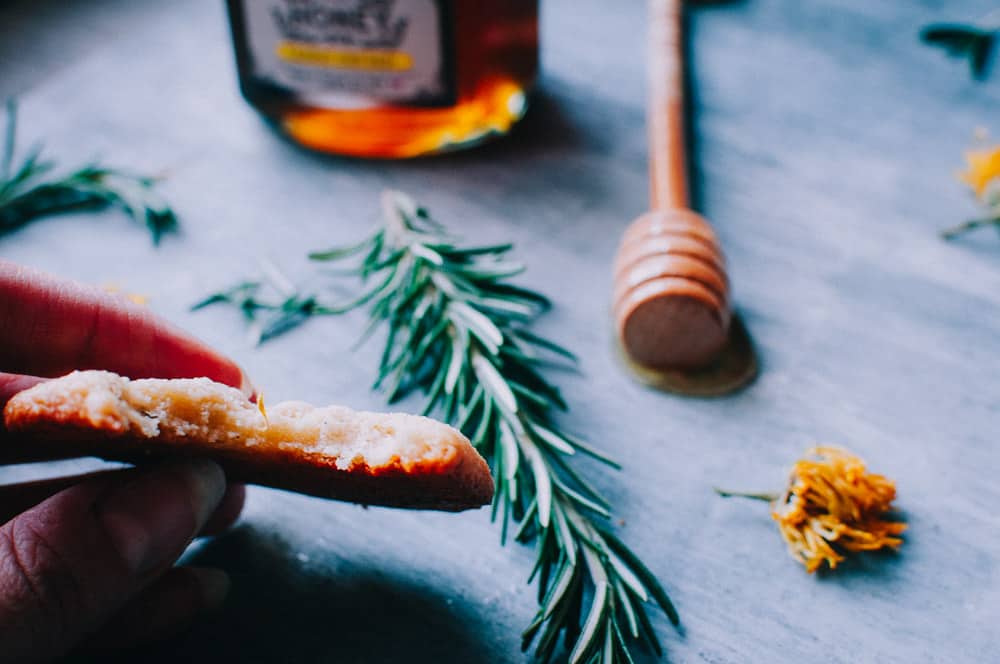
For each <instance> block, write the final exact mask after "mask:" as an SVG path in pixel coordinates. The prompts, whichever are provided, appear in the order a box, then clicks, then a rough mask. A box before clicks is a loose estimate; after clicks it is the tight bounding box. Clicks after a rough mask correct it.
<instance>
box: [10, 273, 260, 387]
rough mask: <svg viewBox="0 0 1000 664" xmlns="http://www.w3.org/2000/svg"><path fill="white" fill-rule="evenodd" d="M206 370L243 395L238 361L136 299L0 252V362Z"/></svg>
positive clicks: (159, 371)
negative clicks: (4, 257)
mask: <svg viewBox="0 0 1000 664" xmlns="http://www.w3.org/2000/svg"><path fill="white" fill-rule="evenodd" d="M74 369H106V370H108V371H114V372H115V373H119V374H121V375H123V376H128V377H129V378H197V377H201V376H204V377H207V378H210V379H212V380H215V381H218V382H220V383H225V384H227V385H231V386H232V387H236V388H239V389H241V390H242V391H243V392H244V393H246V394H247V395H249V394H250V393H251V392H252V387H251V386H250V382H249V380H248V379H247V377H246V374H244V373H243V370H242V369H240V367H239V365H237V364H236V363H235V362H233V361H232V360H230V359H229V358H227V357H225V356H223V355H221V354H219V353H217V352H216V351H214V350H212V349H211V348H209V347H208V346H207V345H205V344H203V343H202V342H200V341H198V340H197V339H195V338H194V337H192V336H190V335H189V334H187V333H185V332H182V331H180V330H178V329H177V328H175V327H174V326H173V325H171V324H169V323H167V322H166V321H164V320H162V319H160V318H158V317H157V316H155V315H154V314H153V313H151V312H150V311H148V310H147V309H145V308H144V307H141V306H139V305H136V304H133V303H131V302H128V301H127V300H125V299H124V298H118V297H114V296H112V295H111V294H109V293H105V292H103V291H101V290H99V289H97V288H93V287H89V286H84V285H81V284H76V283H73V282H70V281H64V280H61V279H57V278H55V277H53V276H51V275H48V274H45V273H43V272H39V271H37V270H33V269H30V268H26V267H22V266H19V265H15V264H14V263H10V262H7V261H2V260H0V370H2V371H7V372H12V373H18V374H31V375H35V376H46V377H52V376H59V375H62V374H65V373H69V372H70V371H73V370H74Z"/></svg>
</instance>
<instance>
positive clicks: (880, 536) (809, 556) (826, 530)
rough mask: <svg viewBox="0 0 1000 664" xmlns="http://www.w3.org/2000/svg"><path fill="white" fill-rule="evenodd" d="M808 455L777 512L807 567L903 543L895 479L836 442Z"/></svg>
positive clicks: (790, 545)
mask: <svg viewBox="0 0 1000 664" xmlns="http://www.w3.org/2000/svg"><path fill="white" fill-rule="evenodd" d="M998 154H1000V152H998ZM997 163H1000V159H998V160H997ZM807 454H808V456H807V457H806V458H804V459H801V460H799V461H798V463H796V464H795V467H794V468H793V469H792V474H791V477H790V479H789V486H788V488H787V489H786V490H785V492H784V493H783V494H782V495H781V497H780V498H779V499H778V500H776V501H775V502H774V503H773V504H772V511H771V516H772V517H773V518H774V520H775V521H777V522H778V527H779V528H780V529H781V534H782V536H783V537H784V538H785V542H787V544H788V549H789V551H790V552H791V554H792V557H794V558H795V559H796V560H798V561H799V562H800V563H802V564H803V565H805V568H806V571H807V572H810V573H812V572H815V571H816V570H817V569H819V568H820V567H821V566H822V565H823V563H824V562H825V563H826V564H827V565H828V566H829V567H830V569H834V568H836V567H837V564H838V563H840V562H842V561H843V560H844V554H845V553H850V552H857V551H875V550H878V549H882V548H892V549H895V548H898V547H899V546H900V545H901V544H902V543H903V540H902V539H901V538H900V537H898V535H899V534H900V533H902V532H903V531H904V530H906V524H905V523H902V522H899V521H886V520H884V519H883V518H882V517H883V516H884V515H885V513H886V512H889V511H890V510H891V509H892V501H893V499H894V498H895V497H896V485H895V483H894V482H893V481H892V480H890V479H888V478H886V477H884V476H882V475H876V474H874V473H869V472H867V470H866V469H865V464H864V462H863V461H862V460H861V459H859V458H858V457H856V456H853V455H851V454H849V453H848V452H846V451H844V450H841V449H838V448H835V447H816V448H813V449H811V450H809V452H808V453H807Z"/></svg>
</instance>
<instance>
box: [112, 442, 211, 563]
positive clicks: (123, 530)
mask: <svg viewBox="0 0 1000 664" xmlns="http://www.w3.org/2000/svg"><path fill="white" fill-rule="evenodd" d="M225 490H226V480H225V476H224V475H223V473H222V469H220V468H219V466H217V465H216V464H214V463H212V462H211V461H207V460H200V459H199V460H193V461H185V462H182V463H171V464H167V465H163V466H158V467H157V468H155V469H153V470H150V471H146V472H139V473H137V474H136V475H134V476H133V477H132V478H131V479H130V480H129V481H128V482H127V483H126V484H124V485H122V486H119V487H115V488H113V489H111V490H110V491H109V492H108V493H107V494H105V495H104V496H102V497H101V499H100V500H99V502H98V504H97V510H98V514H99V515H100V518H101V520H102V521H103V523H104V526H105V528H106V529H107V532H108V535H109V536H110V537H111V540H112V542H113V544H114V546H115V547H116V548H117V549H118V552H119V553H120V554H121V557H122V559H123V560H124V561H125V563H126V565H127V566H128V568H129V570H130V571H131V572H132V573H133V574H135V575H137V576H142V575H145V574H146V573H148V572H150V571H152V570H154V569H156V568H158V567H161V566H163V565H165V564H169V563H170V562H173V560H174V559H175V558H176V557H177V556H179V555H180V554H181V552H182V551H183V550H184V547H186V546H187V544H188V543H189V542H190V541H191V539H192V538H193V537H194V536H195V534H196V533H197V532H198V531H199V530H201V528H202V526H203V525H205V522H206V521H207V520H208V517H209V516H210V515H211V514H212V512H213V511H214V510H215V507H216V505H218V504H219V501H220V500H221V499H222V496H223V494H224V493H225Z"/></svg>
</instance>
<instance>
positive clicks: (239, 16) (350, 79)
mask: <svg viewBox="0 0 1000 664" xmlns="http://www.w3.org/2000/svg"><path fill="white" fill-rule="evenodd" d="M227 4H228V9H229V18H230V24H231V27H232V33H233V43H234V47H235V51H236V63H237V70H238V74H239V81H240V90H241V92H242V93H243V96H244V97H245V98H246V100H247V101H248V102H249V103H250V104H251V105H252V106H253V107H254V108H256V109H257V110H258V111H259V112H260V113H261V114H263V115H264V117H265V118H267V119H268V120H269V121H271V122H272V123H273V124H274V125H275V126H277V127H278V128H279V129H280V130H281V131H283V132H285V133H286V134H287V135H288V136H289V137H290V138H291V139H292V140H294V141H296V142H298V143H300V144H301V145H304V146H306V147H308V148H312V149H315V150H320V151H324V152H331V153H337V154H345V155H353V156H358V157H382V158H401V157H413V156H418V155H426V154H433V153H437V152H444V151H448V150H456V149H460V148H465V147H468V146H471V145H475V144H476V143H479V142H481V141H483V140H486V139H488V138H491V137H494V136H498V135H502V134H504V133H506V132H508V131H509V130H510V129H511V127H512V126H513V125H514V123H516V122H517V121H518V120H519V119H520V118H521V117H522V116H523V115H524V112H525V110H526V107H527V95H528V92H529V91H530V89H531V87H532V85H533V83H534V80H535V78H536V75H537V71H538V0H227Z"/></svg>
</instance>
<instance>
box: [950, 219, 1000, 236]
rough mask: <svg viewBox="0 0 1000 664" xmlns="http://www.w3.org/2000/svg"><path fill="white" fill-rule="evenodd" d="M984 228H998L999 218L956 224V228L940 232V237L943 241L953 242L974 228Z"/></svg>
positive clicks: (971, 220) (999, 224) (972, 220)
mask: <svg viewBox="0 0 1000 664" xmlns="http://www.w3.org/2000/svg"><path fill="white" fill-rule="evenodd" d="M986 226H1000V216H996V217H984V218H982V219H970V220H969V221H966V222H964V223H961V224H958V225H957V226H952V227H951V228H946V229H944V230H943V231H941V237H942V238H944V239H945V240H953V239H955V238H956V237H958V236H959V235H962V234H963V233H967V232H969V231H971V230H974V229H976V228H985V227H986Z"/></svg>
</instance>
